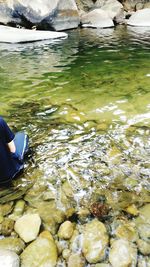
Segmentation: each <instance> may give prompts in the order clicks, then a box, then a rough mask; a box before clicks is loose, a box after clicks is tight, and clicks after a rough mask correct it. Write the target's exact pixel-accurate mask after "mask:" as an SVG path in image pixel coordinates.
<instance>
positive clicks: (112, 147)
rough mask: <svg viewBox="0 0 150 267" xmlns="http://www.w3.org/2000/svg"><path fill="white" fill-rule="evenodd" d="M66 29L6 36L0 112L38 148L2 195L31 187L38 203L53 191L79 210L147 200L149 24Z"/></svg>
mask: <svg viewBox="0 0 150 267" xmlns="http://www.w3.org/2000/svg"><path fill="white" fill-rule="evenodd" d="M68 34H69V37H68V39H65V40H59V41H54V42H48V41H46V42H36V43H28V44H18V45H9V44H0V114H1V115H3V116H4V117H5V119H6V120H7V121H8V123H9V125H10V126H11V127H12V128H13V130H14V131H18V130H25V131H26V132H27V133H28V134H29V137H30V146H31V149H32V157H31V158H30V159H29V160H28V161H27V163H26V169H25V172H24V174H22V175H21V177H20V178H18V179H17V180H16V181H14V189H11V190H12V191H9V190H6V194H2V197H1V202H2V203H4V202H6V201H9V200H12V199H13V197H14V196H15V194H16V198H20V197H21V195H23V194H25V195H24V196H22V197H24V199H25V200H26V203H28V204H29V205H30V206H32V207H34V208H36V207H37V205H38V204H36V202H37V203H39V202H42V201H54V202H55V204H56V207H57V208H59V209H61V210H63V211H66V210H68V209H72V208H73V209H74V210H75V212H76V213H77V214H79V213H80V211H81V209H83V208H89V207H90V204H92V203H93V202H97V201H102V202H105V203H106V204H107V205H108V206H109V208H110V209H111V210H112V213H111V216H118V214H121V213H122V212H123V211H124V210H125V209H126V208H127V207H128V206H129V205H131V204H135V205H136V206H137V207H140V206H142V205H143V204H144V203H148V202H150V195H149V190H150V31H148V29H147V30H146V29H137V28H130V27H128V28H126V27H123V26H119V27H117V28H115V29H106V30H97V29H79V30H74V31H69V32H68ZM29 187H30V190H29V191H27V192H26V190H28V189H29ZM13 190H14V191H15V192H14V194H12V192H13ZM19 190H20V191H19ZM21 192H22V193H21ZM14 199H15V197H14Z"/></svg>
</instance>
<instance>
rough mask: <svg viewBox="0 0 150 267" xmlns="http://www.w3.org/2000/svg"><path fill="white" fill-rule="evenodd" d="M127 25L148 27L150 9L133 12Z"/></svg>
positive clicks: (149, 23) (149, 24)
mask: <svg viewBox="0 0 150 267" xmlns="http://www.w3.org/2000/svg"><path fill="white" fill-rule="evenodd" d="M127 24H128V25H131V26H137V27H147V26H148V27H149V26H150V8H145V9H142V10H138V11H137V12H135V13H134V14H133V15H132V16H131V17H130V18H129V20H128V22H127Z"/></svg>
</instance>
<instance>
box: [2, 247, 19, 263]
mask: <svg viewBox="0 0 150 267" xmlns="http://www.w3.org/2000/svg"><path fill="white" fill-rule="evenodd" d="M19 261H20V260H19V257H18V255H17V254H16V253H15V252H13V251H11V250H6V249H0V267H19V266H20V264H19Z"/></svg>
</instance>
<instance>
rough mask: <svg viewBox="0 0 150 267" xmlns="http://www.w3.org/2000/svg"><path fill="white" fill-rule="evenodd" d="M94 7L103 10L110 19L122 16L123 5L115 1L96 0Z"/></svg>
mask: <svg viewBox="0 0 150 267" xmlns="http://www.w3.org/2000/svg"><path fill="white" fill-rule="evenodd" d="M95 7H97V8H101V9H102V10H105V11H106V12H107V13H108V15H109V16H110V17H111V18H112V19H114V17H118V16H121V15H122V16H124V9H123V5H122V4H121V3H120V2H118V1H117V0H106V1H102V0H97V1H96V3H95Z"/></svg>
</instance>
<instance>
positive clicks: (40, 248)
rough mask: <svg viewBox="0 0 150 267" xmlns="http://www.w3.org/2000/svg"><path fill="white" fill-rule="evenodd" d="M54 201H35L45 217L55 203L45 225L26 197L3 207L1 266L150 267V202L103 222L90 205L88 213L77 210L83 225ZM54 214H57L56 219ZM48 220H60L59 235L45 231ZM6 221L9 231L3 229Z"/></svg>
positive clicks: (73, 211)
mask: <svg viewBox="0 0 150 267" xmlns="http://www.w3.org/2000/svg"><path fill="white" fill-rule="evenodd" d="M52 203H53V202H52ZM52 203H51V201H44V202H43V205H42V206H41V203H37V207H39V206H41V207H42V208H43V212H42V208H41V207H40V214H41V215H42V214H44V210H45V207H46V209H47V207H48V206H49V207H51V206H52V207H51V208H50V209H49V211H50V210H51V212H52V211H53V214H52V213H51V214H49V215H48V216H49V220H48V221H47V223H46V224H45V223H44V220H43V219H42V218H41V217H40V215H39V214H38V213H37V210H38V208H37V207H36V208H35V206H36V203H34V208H33V207H28V206H27V203H25V202H24V201H23V200H18V201H17V202H16V204H15V205H14V206H13V204H12V202H11V203H7V204H4V205H0V211H1V215H3V218H2V219H1V224H0V231H1V239H0V263H3V264H2V265H3V266H5V267H19V266H21V267H44V266H49V267H55V266H68V267H84V266H87V265H88V266H89V267H116V266H117V267H127V266H133V267H136V266H139V267H142V266H147V267H148V266H150V265H149V264H150V257H149V255H150V241H149V240H150V204H145V205H143V206H142V207H140V206H139V207H135V206H133V205H132V209H131V207H129V208H128V207H127V208H126V209H125V211H124V212H125V213H124V215H123V213H122V215H120V216H119V215H118V216H117V217H114V218H113V219H109V220H107V221H104V222H102V221H101V218H100V217H99V218H94V217H93V214H92V213H91V211H90V207H89V212H87V211H86V212H84V210H83V208H82V210H81V211H80V212H78V214H80V216H79V217H78V220H79V222H80V223H77V222H76V221H73V219H71V218H73V217H72V215H73V214H74V215H75V210H72V211H71V210H66V212H64V213H63V216H62V212H61V211H59V209H58V208H57V207H56V206H55V207H54V203H53V204H52ZM44 204H45V205H44ZM100 207H101V206H100ZM133 208H134V210H136V214H135V213H134V212H133ZM58 211H59V212H58ZM137 211H138V212H137ZM47 212H48V211H47ZM54 213H57V216H56V217H57V223H56V221H55V220H56V217H55V219H54ZM107 213H110V214H109V215H110V217H111V213H112V210H107ZM82 214H84V216H85V217H86V221H84V220H83V217H82V216H81V215H82ZM96 215H97V214H96ZM70 216H71V217H70ZM42 217H43V216H42ZM12 218H14V219H12ZM43 218H45V217H43ZM50 218H51V221H52V220H53V221H54V223H56V224H58V227H56V228H55V233H54V232H53V230H52V232H53V234H52V233H51V231H50V230H47V229H46V228H48V224H49V223H50V224H51V221H50ZM69 218H70V219H69ZM12 221H13V224H12ZM58 222H59V223H58ZM4 223H5V231H3V233H2V230H3V227H2V226H3V225H4ZM6 226H7V227H6ZM10 229H11V231H10ZM49 229H51V227H50V228H49Z"/></svg>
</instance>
